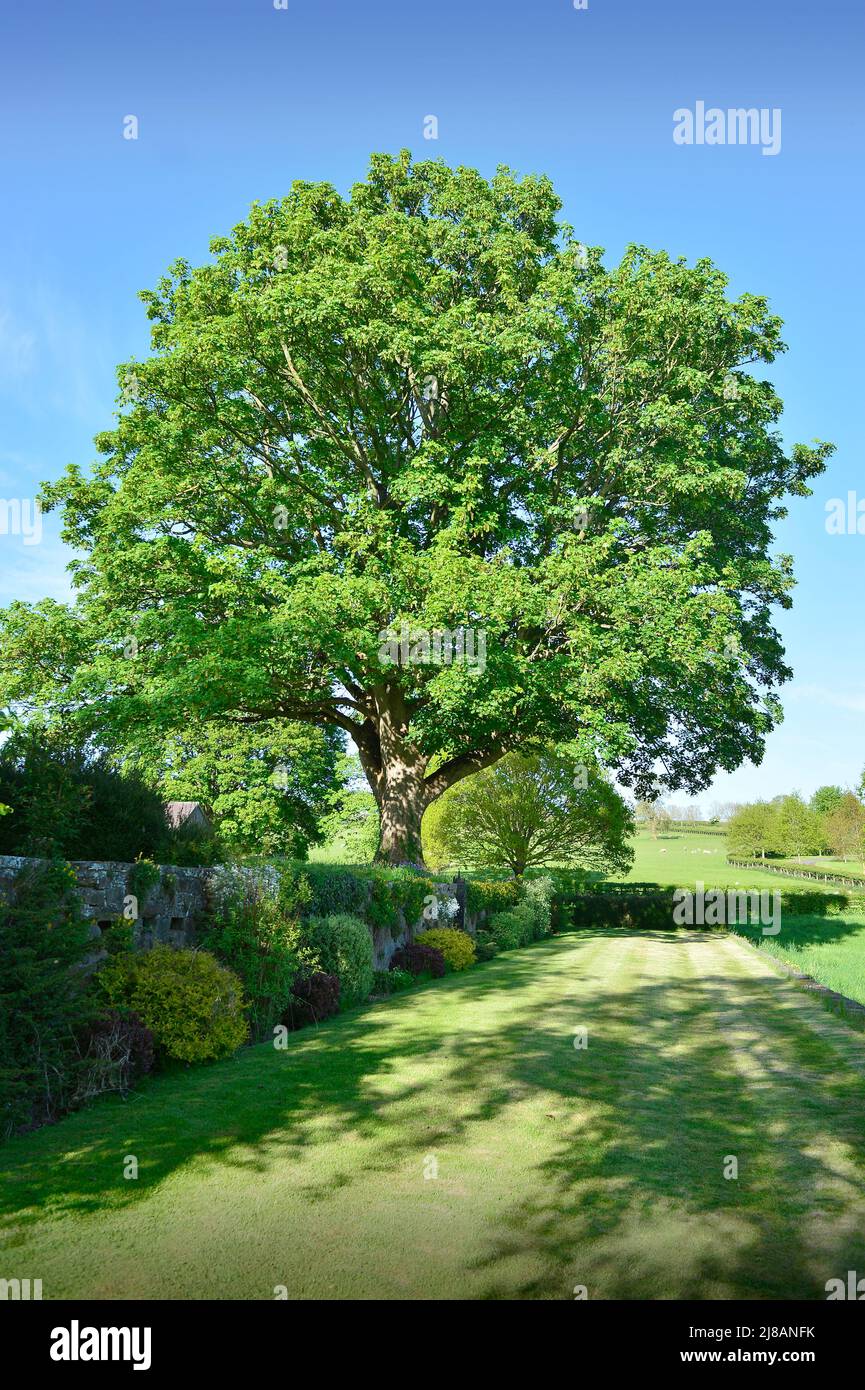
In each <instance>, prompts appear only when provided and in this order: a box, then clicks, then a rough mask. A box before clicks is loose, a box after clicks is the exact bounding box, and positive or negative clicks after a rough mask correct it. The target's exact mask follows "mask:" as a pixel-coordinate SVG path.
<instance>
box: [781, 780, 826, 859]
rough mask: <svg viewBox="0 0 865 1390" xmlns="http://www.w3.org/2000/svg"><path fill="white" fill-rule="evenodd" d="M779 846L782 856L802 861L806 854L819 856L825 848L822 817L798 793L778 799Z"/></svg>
mask: <svg viewBox="0 0 865 1390" xmlns="http://www.w3.org/2000/svg"><path fill="white" fill-rule="evenodd" d="M776 804H777V821H776V825H777V834H778V846H779V849H780V850H781V853H782V854H786V855H793V856H795V857H796V858H797V859H801V858H802V856H803V855H805V854H817V853H819V852H820V850H821V847H823V848H825V835H824V832H823V827H822V825H821V821H820V817H819V816H818V815H817V814H816V812H814V811H812V810H811V808H810V807H809V806H806V804H805V802H804V801H803V800H802V797H801V796H800V795H799V793H798V792H793V793H792V794H791V795H790V796H782V797H779V798H778V799H777V803H776Z"/></svg>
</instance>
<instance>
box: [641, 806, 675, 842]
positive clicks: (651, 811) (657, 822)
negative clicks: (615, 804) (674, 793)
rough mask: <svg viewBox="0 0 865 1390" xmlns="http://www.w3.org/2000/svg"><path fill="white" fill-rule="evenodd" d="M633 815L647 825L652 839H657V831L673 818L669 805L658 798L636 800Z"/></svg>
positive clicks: (667, 824) (664, 827)
mask: <svg viewBox="0 0 865 1390" xmlns="http://www.w3.org/2000/svg"><path fill="white" fill-rule="evenodd" d="M635 815H636V818H637V820H638V821H641V822H642V823H643V824H644V825H647V826H648V827H649V830H650V831H651V833H652V839H653V840H657V838H658V831H659V830H662V829H666V828H667V827H668V826H669V825H670V824H671V823H672V820H673V816H672V814H671V811H670V809H669V807H667V806H666V805H665V804H664V802H663V801H661V800H659V799H658V798H652V799H651V800H643V801H638V802H637V805H636V808H635Z"/></svg>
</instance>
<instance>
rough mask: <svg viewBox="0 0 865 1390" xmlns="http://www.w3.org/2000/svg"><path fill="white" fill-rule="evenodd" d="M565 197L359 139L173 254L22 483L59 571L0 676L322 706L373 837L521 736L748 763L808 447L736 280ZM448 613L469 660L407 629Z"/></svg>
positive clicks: (761, 720)
mask: <svg viewBox="0 0 865 1390" xmlns="http://www.w3.org/2000/svg"><path fill="white" fill-rule="evenodd" d="M559 212H560V203H559V200H558V198H557V197H556V194H555V192H554V190H553V188H552V186H551V184H550V182H549V181H548V180H547V179H545V178H541V177H527V178H523V179H518V178H516V177H515V176H514V175H513V174H512V173H511V172H510V171H508V170H507V169H504V168H503V169H500V170H499V171H498V173H497V174H496V175H495V176H494V177H493V178H492V179H489V180H487V179H485V178H483V177H482V176H481V175H480V174H478V173H477V172H475V171H474V170H472V169H467V168H458V169H451V168H448V167H447V166H446V165H445V164H444V163H441V162H437V161H435V162H421V163H417V164H412V162H411V160H410V157H409V155H408V154H407V153H403V154H401V155H400V156H399V157H398V158H390V157H388V156H385V155H376V156H374V157H373V160H372V164H371V168H370V173H369V177H368V179H367V181H366V182H363V183H360V184H357V185H356V186H355V187H354V188H353V189H352V191H351V195H350V197H347V198H346V197H343V196H341V195H340V194H339V193H338V192H337V191H336V190H335V189H334V188H333V187H331V186H330V185H329V184H326V183H309V182H298V183H295V184H294V185H293V186H292V188H291V191H290V192H289V193H288V195H287V196H286V197H285V198H283V199H281V200H278V201H273V202H268V203H265V204H256V205H254V206H253V208H252V210H251V212H250V215H249V218H248V219H247V221H246V222H244V223H242V224H240V225H239V226H237V227H236V228H235V229H234V231H233V232H232V233H231V235H229V236H224V237H220V238H218V239H217V240H215V241H214V242H213V243H212V245H211V251H212V258H211V260H209V261H208V262H207V263H206V264H204V265H201V266H198V267H193V266H191V265H190V264H189V263H187V262H186V261H183V260H181V261H177V262H176V263H175V264H174V265H173V266H172V267H171V268H170V271H169V273H168V274H167V275H166V277H165V278H164V279H163V280H161V281H160V283H159V284H158V285H157V286H156V288H155V289H153V290H150V291H147V292H145V293H144V294H143V295H142V298H143V300H144V302H145V304H146V306H147V312H148V315H149V317H150V319H151V322H152V325H153V327H152V351H151V354H150V356H149V357H147V359H146V360H145V361H141V362H138V361H131V362H128V363H126V364H125V365H124V366H122V367H121V368H120V371H119V382H120V386H121V398H120V399H121V407H120V414H119V417H118V421H117V424H116V426H115V428H113V429H111V430H108V431H106V432H105V433H104V434H101V435H99V436H98V438H97V446H98V449H99V453H100V455H101V458H100V461H99V462H98V463H97V464H96V466H95V468H94V470H93V472H92V474H85V473H84V472H83V471H82V470H81V468H80V467H78V466H72V467H70V468H69V469H68V471H67V473H66V474H65V476H64V477H63V478H62V480H60V481H59V482H54V483H51V484H49V485H46V487H45V488H44V492H43V499H42V500H43V504H44V505H45V506H46V507H48V508H51V507H59V508H62V511H63V517H64V531H63V534H64V536H65V538H66V540H67V541H68V542H70V543H71V544H72V545H74V546H76V547H78V549H79V551H80V553H81V558H80V559H79V560H78V561H77V562H76V565H75V577H76V582H77V584H78V599H77V602H76V604H75V606H74V607H73V608H72V609H65V608H63V607H61V606H59V605H56V604H53V603H43V604H39V605H36V606H35V607H34V608H31V607H28V606H26V605H22V604H18V605H13V607H12V609H11V610H9V611H8V612H7V613H6V615H5V619H4V621H3V623H2V632H0V643H2V645H0V651H2V655H3V671H2V683H0V696H2V698H4V699H5V700H6V701H15V702H17V703H18V704H19V705H20V707H22V708H25V707H32V706H33V705H38V706H43V707H44V706H46V705H48V706H51V707H52V708H57V707H59V708H63V709H64V710H65V711H69V712H71V711H77V712H78V713H79V714H80V716H81V718H82V719H84V720H86V721H88V723H90V724H93V725H98V726H102V728H103V729H105V728H110V729H111V731H112V733H113V734H114V735H121V736H123V737H125V736H126V734H131V733H133V732H134V730H135V729H136V728H141V727H150V728H160V729H170V728H183V727H184V726H185V725H187V724H189V723H194V724H198V723H199V722H201V721H210V720H221V721H226V720H233V721H236V722H238V723H241V724H252V723H256V722H260V723H264V724H267V725H268V726H272V725H273V723H274V722H280V721H289V722H297V721H302V722H308V723H312V724H315V725H320V726H323V727H336V728H339V729H341V730H343V731H344V732H345V733H346V734H348V735H349V737H350V738H351V739H352V740H353V741H354V743H355V745H356V747H357V750H358V754H359V756H360V759H361V762H362V764H363V768H364V771H365V774H366V776H367V779H368V781H369V784H370V787H371V790H372V792H373V794H374V796H375V798H376V801H377V804H378V806H379V809H380V812H381V842H380V847H379V856H380V857H381V858H383V859H387V860H392V861H401V860H405V859H417V858H419V856H420V822H421V817H422V814H423V811H424V809H425V808H426V806H428V805H429V804H430V803H431V802H432V801H433V800H435V798H436V797H437V796H439V795H440V794H441V793H442V792H443V791H444V790H445V789H446V788H448V787H449V786H452V785H454V784H455V783H457V782H458V781H459V780H460V779H462V778H463V777H465V776H467V775H468V774H470V773H473V772H476V771H478V770H479V769H481V768H484V767H487V766H490V765H492V764H493V763H495V762H496V761H497V760H498V759H499V758H500V757H501V756H502V755H503V754H504V753H505V752H506V751H508V750H509V749H514V748H519V747H521V746H523V745H524V744H525V743H526V741H527V740H528V739H536V740H539V741H542V742H545V743H556V742H561V741H565V740H571V739H573V738H575V737H580V738H581V739H582V740H583V741H584V742H585V744H586V746H587V747H591V748H592V750H593V753H594V754H596V755H597V756H598V758H600V760H601V761H602V762H603V763H604V764H606V765H608V766H611V767H614V768H615V769H616V770H617V775H618V777H619V778H620V780H621V781H622V783H623V784H624V785H626V786H633V787H635V788H636V790H637V793H638V794H640V795H647V794H651V793H652V791H653V789H654V787H655V779H656V775H657V773H658V769H659V768H661V769H663V776H664V779H665V784H666V785H667V787H668V788H670V789H671V790H672V789H676V788H686V789H688V790H689V791H695V790H700V789H702V788H704V787H705V786H706V785H707V784H708V783H709V781H710V780H711V778H712V776H713V774H714V772H715V771H716V769H718V768H724V769H727V770H729V769H732V768H734V767H736V766H737V765H738V764H739V763H740V762H741V760H742V759H743V758H750V759H752V760H753V761H759V759H760V756H761V753H762V749H763V744H764V739H765V736H766V734H767V733H768V731H769V730H770V729H771V728H772V727H773V723H774V722H775V720H776V718H777V714H778V710H777V700H776V697H775V694H774V691H775V689H776V687H777V686H778V684H779V683H780V682H781V681H783V680H784V679H786V678H787V676H788V675H789V671H788V668H787V666H786V665H785V663H784V660H783V650H782V647H781V643H780V640H779V637H778V634H777V632H776V631H775V629H774V627H773V625H772V620H771V610H772V606H773V605H774V604H781V605H782V606H788V605H789V603H790V597H789V595H790V588H791V583H792V578H791V564H790V561H789V559H788V558H785V557H783V556H780V557H773V556H772V555H771V554H770V546H771V542H772V526H773V523H774V522H775V521H776V520H777V519H778V518H780V517H782V516H783V515H784V514H785V513H784V507H783V499H784V497H785V495H787V494H794V495H803V494H807V492H808V486H807V482H808V480H809V479H810V478H812V477H813V476H814V475H815V474H817V473H819V472H820V470H821V469H822V467H823V463H824V460H825V458H826V456H827V454H828V453H829V452H830V446H828V445H823V444H817V445H815V446H813V447H805V446H802V445H796V446H794V447H793V449H792V450H791V451H790V453H789V454H785V451H784V448H783V447H782V443H781V440H780V437H779V434H778V430H777V423H778V419H779V415H780V411H781V402H780V400H779V399H778V396H777V395H776V393H775V391H774V390H773V388H772V386H771V385H770V384H769V383H768V382H766V381H763V380H760V379H759V378H758V377H757V376H754V375H752V374H751V373H750V372H749V371H748V370H747V369H748V368H749V367H751V366H753V365H754V364H757V363H768V362H771V361H772V360H773V359H774V358H775V356H776V354H777V353H779V352H780V351H782V350H783V344H782V341H781V324H780V321H779V319H778V318H777V317H775V316H774V315H773V314H771V313H770V312H769V310H768V308H767V305H766V301H765V300H764V299H763V298H761V297H759V296H756V295H753V294H743V295H742V296H741V297H740V298H738V299H735V300H734V299H730V298H728V297H727V292H726V291H727V282H726V279H725V277H724V275H723V274H722V273H721V272H720V271H719V270H718V269H716V267H715V266H714V265H713V264H712V263H711V261H709V260H699V261H697V262H696V263H695V264H694V265H688V264H686V263H685V262H684V261H683V260H671V259H670V257H669V256H668V255H666V254H665V253H664V252H658V251H651V250H649V249H647V248H646V247H642V246H632V247H630V248H629V249H628V250H627V251H626V253H625V255H624V258H623V260H622V261H621V263H620V264H619V265H618V266H616V267H614V268H612V269H608V268H606V267H605V266H604V265H603V263H602V259H601V252H600V250H599V249H597V248H587V247H586V246H585V245H583V244H582V243H580V242H578V241H577V240H576V239H575V237H574V234H573V233H572V231H571V230H570V229H569V228H568V227H567V226H565V225H564V224H562V223H561V222H560V220H559ZM404 624H405V625H406V630H407V632H408V634H409V636H408V638H407V639H405V640H402V639H401V640H400V641H399V642H398V643H397V642H394V641H392V640H390V638H389V634H391V633H393V632H396V633H398V634H402V631H403V625H404ZM466 629H467V630H468V634H469V638H470V640H471V643H472V649H473V652H474V655H475V658H478V653H479V649H480V647H481V644H482V643H483V645H484V653H485V654H484V659H483V660H482V661H481V660H480V659H475V660H474V661H472V662H469V661H467V660H465V659H456V660H452V661H450V662H448V661H447V660H446V659H444V658H443V659H442V660H441V661H440V662H439V661H436V660H435V659H434V657H433V658H432V659H430V652H432V653H435V652H436V650H438V651H439V652H440V653H441V650H442V649H441V644H440V643H439V646H438V648H437V647H436V640H435V634H436V633H439V632H441V631H442V630H446V631H447V632H449V633H453V632H454V631H458V630H463V631H464V630H466Z"/></svg>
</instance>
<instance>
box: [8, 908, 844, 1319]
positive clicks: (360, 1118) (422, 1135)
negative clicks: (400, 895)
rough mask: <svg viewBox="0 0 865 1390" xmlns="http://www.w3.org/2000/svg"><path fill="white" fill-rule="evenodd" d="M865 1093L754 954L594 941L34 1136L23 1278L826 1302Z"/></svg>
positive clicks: (11, 1177) (650, 938) (123, 1289)
mask: <svg viewBox="0 0 865 1390" xmlns="http://www.w3.org/2000/svg"><path fill="white" fill-rule="evenodd" d="M580 1027H585V1028H586V1029H587V1030H588V1047H586V1048H585V1049H584V1050H576V1049H575V1048H574V1046H573V1039H574V1034H575V1031H576V1030H577V1029H578V1028H580ZM863 1080H865V1047H863V1043H862V1042H861V1040H860V1039H859V1038H858V1036H856V1035H854V1034H852V1033H850V1031H849V1030H848V1029H846V1028H845V1027H844V1025H843V1024H841V1023H840V1022H837V1021H836V1020H835V1019H833V1018H832V1017H831V1016H830V1015H828V1014H826V1013H825V1012H824V1011H823V1010H822V1009H820V1007H819V1006H818V1005H816V1004H814V1003H813V1002H812V1001H811V1000H808V999H806V998H804V997H803V996H802V995H801V994H800V992H799V991H797V990H796V989H795V988H794V986H792V985H791V984H789V983H788V982H787V981H786V980H784V979H781V978H779V977H778V975H777V973H776V972H775V970H774V969H773V967H772V964H771V962H770V961H769V960H768V959H766V958H765V957H764V956H762V955H759V954H755V953H754V952H752V951H751V950H750V949H749V947H747V946H746V945H744V944H743V943H741V942H739V941H737V940H736V939H734V938H732V937H730V936H726V935H724V934H722V933H706V932H689V931H687V929H684V930H681V931H678V932H676V931H670V932H656V933H651V932H646V933H641V934H639V935H637V934H628V933H626V932H623V931H615V930H604V931H591V932H589V931H586V932H575V933H571V934H568V935H566V936H563V937H559V938H555V939H552V940H547V941H544V942H540V943H537V944H536V945H535V946H533V947H530V948H528V949H526V950H522V951H518V952H512V953H509V954H507V955H504V956H501V957H499V958H497V959H496V960H495V961H493V962H491V963H489V964H488V965H486V966H483V967H479V968H477V969H476V970H473V971H469V972H466V973H465V974H463V975H455V976H451V977H449V978H448V979H446V980H444V981H442V982H440V983H438V984H436V985H431V986H429V987H427V988H424V989H421V990H419V991H416V992H414V993H411V994H408V995H405V996H396V997H394V998H392V999H390V1000H388V1001H387V1002H384V1003H382V1004H379V1005H376V1006H374V1007H372V1008H369V1009H366V1010H364V1011H357V1012H355V1013H352V1014H346V1015H343V1016H341V1017H339V1018H337V1019H335V1020H332V1021H331V1022H329V1023H328V1024H326V1025H323V1026H322V1027H321V1028H320V1029H319V1030H317V1031H315V1032H309V1033H306V1034H300V1035H294V1036H293V1037H292V1038H291V1039H290V1041H289V1046H288V1048H287V1049H286V1050H285V1051H277V1050H275V1049H274V1048H272V1047H269V1046H262V1047H257V1048H252V1049H248V1050H246V1051H244V1052H242V1053H240V1054H238V1055H237V1057H235V1058H234V1059H232V1060H231V1061H228V1062H224V1063H220V1064H217V1065H214V1066H211V1067H208V1068H199V1069H197V1070H195V1071H190V1072H188V1073H185V1074H177V1075H174V1076H170V1077H163V1078H158V1079H155V1080H153V1081H152V1082H151V1083H150V1085H149V1086H148V1087H147V1088H146V1089H145V1090H143V1091H142V1092H140V1093H138V1094H137V1095H135V1096H134V1097H132V1098H130V1099H129V1100H128V1101H127V1102H122V1101H119V1100H116V1099H114V1100H107V1101H105V1102H102V1103H100V1104H99V1105H97V1106H94V1107H93V1108H92V1109H90V1110H88V1111H85V1112H81V1113H80V1114H78V1115H75V1116H72V1117H69V1118H68V1119H66V1120H64V1121H62V1122H61V1123H60V1124H58V1125H57V1126H55V1127H54V1128H52V1129H46V1130H43V1131H40V1132H38V1133H36V1134H33V1135H28V1136H21V1137H20V1138H18V1139H16V1140H14V1141H13V1142H12V1143H11V1144H9V1145H8V1146H6V1147H5V1149H3V1150H2V1151H0V1163H2V1165H3V1169H4V1173H3V1183H2V1202H0V1232H2V1236H0V1276H2V1277H6V1278H12V1277H16V1276H18V1277H27V1276H29V1277H31V1278H42V1280H43V1287H44V1295H45V1297H46V1298H60V1297H95V1298H112V1297H120V1298H125V1297H128V1298H147V1297H153V1298H156V1297H162V1298H202V1297H221V1298H235V1299H243V1298H272V1297H273V1296H274V1290H275V1289H276V1288H278V1287H279V1286H285V1288H286V1289H287V1291H288V1294H289V1296H290V1297H300V1298H304V1297H337V1298H345V1297H360V1298H406V1297H409V1298H449V1297H450V1298H473V1299H490V1298H504V1299H510V1298H526V1297H529V1298H553V1299H559V1298H566V1299H569V1298H572V1297H573V1290H574V1287H575V1286H576V1285H585V1286H586V1287H587V1289H588V1293H589V1297H591V1298H615V1297H618V1298H724V1297H744V1298H799V1297H802V1298H824V1297H825V1283H826V1280H827V1279H829V1278H833V1277H838V1276H843V1275H844V1272H845V1271H846V1270H847V1269H850V1268H862V1267H863V1266H865V1186H863V1177H865V1086H863ZM129 1155H134V1156H136V1157H137V1159H138V1163H139V1172H140V1176H139V1177H138V1179H137V1180H132V1181H130V1180H125V1179H124V1177H123V1168H124V1162H125V1161H126V1160H127V1158H128V1156H129ZM730 1156H734V1157H735V1158H736V1159H737V1162H738V1171H739V1176H738V1178H736V1179H732V1180H731V1179H727V1178H725V1177H724V1168H725V1164H727V1161H728V1159H729V1157H730ZM728 1166H729V1165H728ZM436 1170H437V1176H436V1177H427V1176H425V1173H430V1172H432V1171H436Z"/></svg>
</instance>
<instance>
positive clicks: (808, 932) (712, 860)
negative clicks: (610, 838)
mask: <svg viewBox="0 0 865 1390" xmlns="http://www.w3.org/2000/svg"><path fill="white" fill-rule="evenodd" d="M634 848H635V862H634V867H633V869H632V871H631V873H630V875H629V877H630V879H631V881H632V882H634V881H636V882H642V883H653V882H654V883H663V884H677V885H680V886H681V887H683V888H688V889H690V890H692V891H693V890H694V888H695V885H696V883H697V882H702V883H704V884H705V887H706V890H707V891H708V890H709V889H710V888H716V887H717V888H724V889H727V888H743V889H744V888H758V889H760V891H761V892H762V891H767V892H770V893H796V892H799V893H802V892H807V893H820V894H828V895H830V896H831V895H832V894H837V893H843V892H845V891H847V890H844V889H839V888H833V887H832V885H831V884H821V883H816V882H812V881H808V880H802V879H795V878H785V877H783V876H782V875H781V874H771V873H760V872H759V871H757V870H750V869H747V870H746V869H737V868H735V867H734V866H733V865H728V864H727V862H726V861H727V841H726V838H725V837H724V836H721V835H700V834H699V833H697V834H690V833H685V834H681V833H679V834H677V833H675V832H673V831H671V832H669V833H668V834H664V833H660V834H659V835H658V838H657V839H656V840H655V839H653V838H652V836H651V835H650V834H649V832H648V831H640V832H639V833H638V834H637V836H636V837H635V840H634ZM806 867H807V866H806ZM827 871H828V870H827ZM863 887H865V884H863ZM849 892H850V894H852V896H853V898H854V902H853V903H851V906H850V907H849V909H847V910H845V911H844V912H842V913H839V914H837V915H833V916H828V915H827V916H799V915H794V914H793V913H787V912H783V911H782V913H781V930H780V932H779V933H778V934H777V936H763V934H762V929H761V927H760V926H753V927H752V926H748V925H744V924H743V925H742V926H741V927H740V928H738V930H740V931H741V932H742V934H743V935H744V936H746V937H747V938H748V939H749V940H751V941H752V942H753V944H754V945H755V946H757V947H759V948H760V950H762V951H764V952H765V953H766V954H767V955H771V956H776V957H778V958H779V959H781V960H784V961H786V962H787V963H788V964H789V965H792V966H794V967H795V968H796V969H797V970H800V971H802V972H803V974H806V975H812V976H813V977H814V979H815V980H819V981H820V983H821V984H824V985H828V987H829V988H830V989H834V990H837V991H838V992H839V994H845V995H847V997H848V998H850V999H855V1000H857V1001H858V1002H859V1003H860V1004H865V902H858V901H855V900H856V899H858V898H859V896H860V895H859V894H858V891H857V890H852V889H851V890H849Z"/></svg>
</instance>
